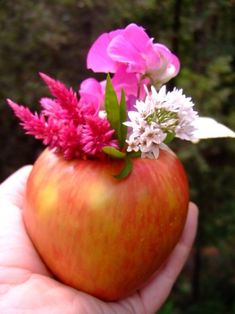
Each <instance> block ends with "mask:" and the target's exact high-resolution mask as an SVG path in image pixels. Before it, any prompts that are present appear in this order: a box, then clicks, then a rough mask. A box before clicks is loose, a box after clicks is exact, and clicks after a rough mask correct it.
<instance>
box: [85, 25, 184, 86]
mask: <svg viewBox="0 0 235 314" xmlns="http://www.w3.org/2000/svg"><path fill="white" fill-rule="evenodd" d="M120 65H126V72H128V73H136V74H139V75H140V76H141V77H142V78H143V77H146V76H147V77H149V79H150V80H151V83H152V84H153V85H157V86H160V85H162V84H163V83H165V82H167V81H169V80H170V79H171V78H173V77H174V76H176V75H177V74H178V72H179V69H180V63H179V60H178V58H177V57H176V56H175V55H174V54H172V52H171V51H170V50H169V49H168V48H167V47H166V46H164V45H162V44H159V43H154V42H153V39H151V38H150V37H149V36H148V35H147V34H146V32H145V31H144V29H143V28H142V27H140V26H138V25H136V24H130V25H128V26H127V27H126V28H125V29H119V30H117V31H114V32H111V33H105V34H103V35H101V36H100V37H99V38H98V39H97V40H96V41H95V42H94V44H93V45H92V47H91V49H90V51H89V53H88V57H87V67H88V68H89V69H92V70H93V71H94V72H110V73H116V72H117V71H118V69H119V66H120Z"/></svg>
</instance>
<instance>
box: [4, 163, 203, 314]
mask: <svg viewBox="0 0 235 314" xmlns="http://www.w3.org/2000/svg"><path fill="white" fill-rule="evenodd" d="M30 171H31V166H26V167H23V168H22V169H20V170H18V171H17V172H16V173H14V174H13V175H12V176H11V177H9V178H8V179H7V180H6V181H4V182H3V183H2V184H1V185H0V313H4V314H31V313H34V314H37V313H39V314H48V313H52V314H93V313H96V314H101V313H102V314H112V313H113V314H115V313H118V314H152V313H154V312H155V311H157V310H159V309H160V307H161V305H162V304H163V303H164V301H165V300H166V298H167V297H168V295H169V293H170V291H171V288H172V286H173V285H174V283H175V280H176V278H177V276H178V275H179V273H180V271H181V269H182V268H183V265H184V264H185V262H186V260H187V257H188V255H189V253H190V250H191V247H192V244H193V241H194V238H195V234H196V229H197V216H198V210H197V207H196V206H195V205H194V204H193V203H190V205H189V211H188V216H187V221H186V225H185V228H184V231H183V234H182V236H181V239H180V241H179V242H178V244H177V245H176V247H175V249H174V251H173V252H172V253H171V255H170V257H169V258H168V260H167V262H166V263H165V264H164V265H163V266H162V267H161V269H160V270H159V271H158V272H157V273H156V274H155V275H154V276H153V277H152V279H151V280H150V281H149V282H148V283H147V284H146V285H145V286H144V287H143V288H141V289H140V290H138V291H137V292H136V293H135V294H133V295H132V296H130V297H128V298H126V299H123V300H120V301H118V302H109V303H108V302H103V301H101V300H99V299H97V298H95V297H92V296H90V295H88V294H86V293H83V292H80V291H77V290H75V289H73V288H71V287H68V286H66V285H64V284H62V283H60V282H59V281H57V280H56V279H55V278H54V277H53V275H52V274H51V273H50V272H49V271H48V269H47V268H46V266H45V265H44V264H43V262H42V260H41V259H40V257H39V255H38V254H37V252H36V250H35V248H34V246H33V244H32V242H31V241H30V239H29V237H28V235H27V233H26V230H25V227H24V223H23V220H22V214H21V208H22V203H23V195H24V190H25V184H26V181H27V178H28V175H29V173H30Z"/></svg>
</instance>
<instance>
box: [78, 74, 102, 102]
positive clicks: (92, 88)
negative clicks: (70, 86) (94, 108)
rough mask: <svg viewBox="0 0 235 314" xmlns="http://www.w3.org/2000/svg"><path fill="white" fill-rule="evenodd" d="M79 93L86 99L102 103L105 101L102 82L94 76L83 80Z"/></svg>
mask: <svg viewBox="0 0 235 314" xmlns="http://www.w3.org/2000/svg"><path fill="white" fill-rule="evenodd" d="M79 94H80V96H81V98H83V99H86V101H91V102H96V103H98V105H101V103H102V102H103V97H104V95H103V91H102V87H101V84H100V83H99V82H98V81H97V80H96V79H94V78H88V79H86V80H84V81H82V83H81V85H80V90H79Z"/></svg>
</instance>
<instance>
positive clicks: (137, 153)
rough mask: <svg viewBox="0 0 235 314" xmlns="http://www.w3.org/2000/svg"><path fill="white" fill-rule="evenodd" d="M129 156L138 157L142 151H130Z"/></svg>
mask: <svg viewBox="0 0 235 314" xmlns="http://www.w3.org/2000/svg"><path fill="white" fill-rule="evenodd" d="M127 155H128V157H131V158H138V157H140V156H141V151H138V152H134V151H133V152H130V153H127Z"/></svg>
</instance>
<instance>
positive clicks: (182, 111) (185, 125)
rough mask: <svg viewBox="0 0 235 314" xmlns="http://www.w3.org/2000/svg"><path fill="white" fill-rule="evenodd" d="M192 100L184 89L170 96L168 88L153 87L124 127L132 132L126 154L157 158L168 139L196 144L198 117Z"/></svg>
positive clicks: (131, 112)
mask: <svg viewBox="0 0 235 314" xmlns="http://www.w3.org/2000/svg"><path fill="white" fill-rule="evenodd" d="M193 106H194V104H193V102H192V100H191V98H189V97H186V96H185V95H184V94H183V91H182V89H180V90H178V89H176V88H174V90H173V91H171V92H167V91H166V86H165V85H164V86H162V87H161V89H160V90H159V91H158V92H157V90H156V89H155V88H154V87H153V86H152V87H151V92H148V94H147V97H146V99H145V100H144V101H137V102H136V105H135V106H134V107H135V108H136V109H137V110H136V111H129V112H128V116H129V119H130V121H126V122H125V123H124V124H125V125H126V126H128V127H130V128H132V133H131V134H130V135H129V138H128V139H127V140H126V142H127V144H128V147H127V151H128V152H130V151H135V152H138V151H140V152H141V157H142V158H145V157H147V158H151V159H154V158H158V155H159V149H160V148H164V147H166V145H165V144H164V141H167V139H168V138H169V137H178V138H180V139H183V140H189V141H193V140H194V132H195V127H194V123H195V120H196V119H197V118H198V114H197V112H196V111H194V110H193Z"/></svg>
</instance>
